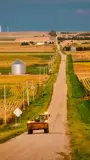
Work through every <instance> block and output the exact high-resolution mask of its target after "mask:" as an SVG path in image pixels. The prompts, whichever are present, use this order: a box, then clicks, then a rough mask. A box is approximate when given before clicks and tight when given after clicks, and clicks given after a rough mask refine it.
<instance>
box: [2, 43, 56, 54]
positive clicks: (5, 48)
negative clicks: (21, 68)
mask: <svg viewBox="0 0 90 160" xmlns="http://www.w3.org/2000/svg"><path fill="white" fill-rule="evenodd" d="M20 44H21V43H20V42H19V43H18V42H0V52H10V53H13V52H55V51H54V47H53V46H54V45H52V44H50V45H41V46H30V45H27V46H21V45H20Z"/></svg>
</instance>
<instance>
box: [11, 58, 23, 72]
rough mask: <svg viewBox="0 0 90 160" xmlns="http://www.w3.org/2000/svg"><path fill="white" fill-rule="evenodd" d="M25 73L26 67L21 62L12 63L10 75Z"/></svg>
mask: <svg viewBox="0 0 90 160" xmlns="http://www.w3.org/2000/svg"><path fill="white" fill-rule="evenodd" d="M25 73H26V65H25V63H23V62H22V61H21V60H16V61H15V62H13V63H12V74H14V75H20V74H25Z"/></svg>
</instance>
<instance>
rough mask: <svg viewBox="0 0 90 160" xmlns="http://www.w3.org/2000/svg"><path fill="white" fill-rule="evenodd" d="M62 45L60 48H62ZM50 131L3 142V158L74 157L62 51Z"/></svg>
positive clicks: (55, 159) (0, 153)
mask: <svg viewBox="0 0 90 160" xmlns="http://www.w3.org/2000/svg"><path fill="white" fill-rule="evenodd" d="M58 49H59V48H58ZM48 112H49V113H50V114H51V117H50V119H49V122H50V133H49V134H43V131H42V132H40V131H37V132H34V134H32V135H28V134H27V133H24V134H22V135H21V136H18V137H16V138H14V139H12V140H10V141H8V142H6V143H4V144H0V159H1V160H65V159H66V160H70V159H71V158H70V148H69V137H68V133H67V85H66V56H65V55H62V61H61V65H60V70H59V73H58V77H57V81H56V83H55V84H54V92H53V96H52V100H51V103H50V106H49V109H48Z"/></svg>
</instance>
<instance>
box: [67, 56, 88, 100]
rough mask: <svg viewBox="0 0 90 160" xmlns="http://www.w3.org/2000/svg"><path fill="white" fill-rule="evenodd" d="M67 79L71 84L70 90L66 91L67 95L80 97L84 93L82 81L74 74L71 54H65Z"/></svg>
mask: <svg viewBox="0 0 90 160" xmlns="http://www.w3.org/2000/svg"><path fill="white" fill-rule="evenodd" d="M67 79H68V81H69V82H70V86H71V92H69V93H68V96H69V97H72V98H81V97H84V96H85V95H86V92H85V90H84V88H83V86H82V83H81V82H80V81H79V80H78V77H77V76H76V75H75V74H74V70H73V63H72V57H71V55H68V56H67Z"/></svg>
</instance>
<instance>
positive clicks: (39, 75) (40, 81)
mask: <svg viewBox="0 0 90 160" xmlns="http://www.w3.org/2000/svg"><path fill="white" fill-rule="evenodd" d="M39 85H41V67H39Z"/></svg>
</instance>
